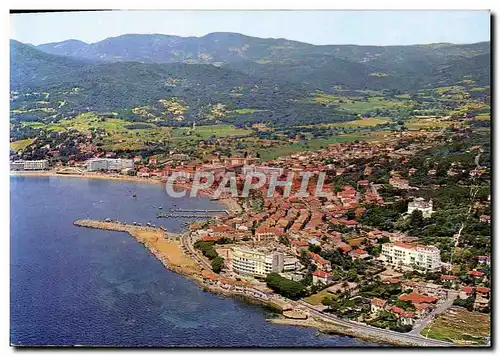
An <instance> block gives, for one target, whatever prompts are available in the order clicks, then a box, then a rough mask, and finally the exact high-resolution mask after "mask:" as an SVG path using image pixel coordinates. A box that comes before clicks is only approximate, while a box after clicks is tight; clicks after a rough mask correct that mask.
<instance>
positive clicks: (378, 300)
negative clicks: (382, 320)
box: [370, 298, 387, 308]
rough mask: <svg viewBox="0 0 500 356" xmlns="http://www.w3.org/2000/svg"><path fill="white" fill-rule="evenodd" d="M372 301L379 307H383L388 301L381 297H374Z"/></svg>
mask: <svg viewBox="0 0 500 356" xmlns="http://www.w3.org/2000/svg"><path fill="white" fill-rule="evenodd" d="M370 303H371V304H373V305H376V306H377V307H380V308H383V307H384V305H385V304H386V303H387V301H385V300H383V299H379V298H372V299H371V301H370Z"/></svg>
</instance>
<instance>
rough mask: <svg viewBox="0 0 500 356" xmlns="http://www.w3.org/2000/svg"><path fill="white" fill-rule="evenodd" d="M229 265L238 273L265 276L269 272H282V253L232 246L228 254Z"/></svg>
mask: <svg viewBox="0 0 500 356" xmlns="http://www.w3.org/2000/svg"><path fill="white" fill-rule="evenodd" d="M287 262H288V261H287ZM287 264H288V263H287ZM229 267H230V269H231V270H232V271H233V272H234V273H237V274H240V275H249V276H254V277H265V276H267V275H268V274H269V273H271V272H277V273H279V272H283V268H284V255H283V253H281V252H274V251H272V252H270V251H265V250H252V249H248V248H243V247H233V248H232V249H231V251H230V254H229Z"/></svg>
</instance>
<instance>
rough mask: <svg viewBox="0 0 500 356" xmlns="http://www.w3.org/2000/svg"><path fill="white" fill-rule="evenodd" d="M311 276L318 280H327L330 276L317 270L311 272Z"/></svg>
mask: <svg viewBox="0 0 500 356" xmlns="http://www.w3.org/2000/svg"><path fill="white" fill-rule="evenodd" d="M313 276H316V277H319V278H328V277H330V276H331V274H330V273H327V272H323V271H320V270H317V271H314V272H313Z"/></svg>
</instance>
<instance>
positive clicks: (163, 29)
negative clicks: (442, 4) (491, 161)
mask: <svg viewBox="0 0 500 356" xmlns="http://www.w3.org/2000/svg"><path fill="white" fill-rule="evenodd" d="M210 32H238V33H242V34H245V35H249V36H256V37H264V38H269V37H272V38H281V37H282V38H287V39H291V40H296V41H302V42H308V43H313V44H360V45H370V44H371V45H398V44H417V43H422V44H424V43H435V42H452V43H472V42H480V41H488V40H490V14H489V12H487V11H449V10H446V11H215V10H212V11H97V12H68V13H41V14H39V13H38V14H13V15H11V38H13V39H16V40H19V41H21V42H25V43H32V44H35V45H38V44H41V43H47V42H58V41H63V40H67V39H78V40H81V41H85V42H88V43H93V42H98V41H100V40H103V39H105V38H107V37H114V36H119V35H122V34H127V33H161V34H169V35H178V36H203V35H206V34H207V33H210Z"/></svg>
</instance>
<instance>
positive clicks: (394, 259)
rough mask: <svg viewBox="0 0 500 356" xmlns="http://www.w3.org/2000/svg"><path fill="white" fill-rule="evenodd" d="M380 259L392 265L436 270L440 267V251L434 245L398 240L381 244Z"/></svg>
mask: <svg viewBox="0 0 500 356" xmlns="http://www.w3.org/2000/svg"><path fill="white" fill-rule="evenodd" d="M380 259H381V260H383V261H385V262H386V263H387V264H389V265H392V266H406V267H412V268H413V267H415V268H417V269H420V270H424V271H436V270H438V269H439V268H440V267H441V255H440V251H439V249H438V248H437V247H435V246H422V245H419V246H412V245H406V244H403V243H400V242H395V243H385V244H382V253H381V255H380Z"/></svg>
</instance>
